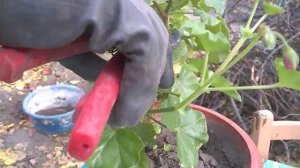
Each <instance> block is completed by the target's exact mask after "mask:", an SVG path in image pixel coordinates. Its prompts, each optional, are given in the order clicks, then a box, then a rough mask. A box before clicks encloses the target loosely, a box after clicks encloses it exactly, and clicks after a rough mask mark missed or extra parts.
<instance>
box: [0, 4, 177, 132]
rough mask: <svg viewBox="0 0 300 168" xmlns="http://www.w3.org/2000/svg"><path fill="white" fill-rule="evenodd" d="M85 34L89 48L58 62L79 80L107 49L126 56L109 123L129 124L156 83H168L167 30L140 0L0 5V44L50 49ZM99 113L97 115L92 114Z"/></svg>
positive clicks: (91, 74) (94, 70)
mask: <svg viewBox="0 0 300 168" xmlns="http://www.w3.org/2000/svg"><path fill="white" fill-rule="evenodd" d="M82 35H86V36H88V38H89V44H88V47H89V49H90V52H87V53H83V54H80V55H76V56H72V57H70V58H67V59H64V60H61V63H62V64H63V65H64V66H66V67H67V68H70V69H71V70H73V71H74V72H75V73H77V74H79V75H80V76H82V77H83V78H85V79H88V80H94V79H95V78H96V76H97V75H98V74H99V72H100V71H101V69H102V67H103V65H104V64H105V62H104V60H102V59H101V58H99V57H96V56H95V54H93V52H99V53H103V52H105V51H107V50H109V49H111V48H112V47H116V48H117V49H118V52H121V53H122V54H123V55H125V56H126V59H125V60H126V61H125V67H124V72H123V73H124V74H123V79H122V83H121V90H120V93H119V97H118V100H117V102H116V104H115V106H114V110H113V112H112V114H111V116H110V120H109V124H110V125H111V126H113V127H120V126H132V125H135V124H137V123H138V122H139V120H140V119H141V118H142V117H143V116H144V114H145V113H146V111H147V110H148V109H149V108H150V106H151V104H152V102H153V101H154V98H155V96H156V91H157V89H158V85H159V84H160V86H161V87H164V88H166V87H169V86H171V85H172V83H173V70H172V59H171V58H172V57H171V49H170V48H169V45H168V32H167V30H166V29H165V27H164V25H163V24H162V22H161V21H160V18H159V17H158V16H157V15H156V13H155V12H154V11H153V10H152V9H151V8H150V7H149V6H148V5H147V4H145V3H144V1H143V0H110V1H109V0H85V1H82V0H73V1H69V0H51V1H36V0H14V1H3V2H1V5H0V44H1V45H5V46H10V47H26V48H43V49H45V48H56V47H61V46H64V45H66V44H68V43H70V42H72V41H73V40H75V39H77V38H78V37H80V36H82ZM94 117H101V116H94Z"/></svg>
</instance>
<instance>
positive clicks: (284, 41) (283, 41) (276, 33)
mask: <svg viewBox="0 0 300 168" xmlns="http://www.w3.org/2000/svg"><path fill="white" fill-rule="evenodd" d="M274 34H275V35H276V36H277V37H278V38H279V39H280V41H281V42H282V44H283V46H289V44H288V43H287V41H286V40H285V38H284V37H283V35H281V34H280V33H278V32H277V31H274Z"/></svg>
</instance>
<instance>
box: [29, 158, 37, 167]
mask: <svg viewBox="0 0 300 168" xmlns="http://www.w3.org/2000/svg"><path fill="white" fill-rule="evenodd" d="M29 162H30V163H31V164H32V165H33V166H34V165H35V164H36V162H37V161H36V159H30V160H29Z"/></svg>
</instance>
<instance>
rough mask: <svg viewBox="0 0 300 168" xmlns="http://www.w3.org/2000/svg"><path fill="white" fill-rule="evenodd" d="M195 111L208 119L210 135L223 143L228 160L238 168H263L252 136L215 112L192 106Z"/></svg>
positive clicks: (221, 150) (222, 150)
mask: <svg viewBox="0 0 300 168" xmlns="http://www.w3.org/2000/svg"><path fill="white" fill-rule="evenodd" d="M191 107H192V108H193V109H194V110H197V111H200V112H202V113H203V114H204V115H205V117H206V122H207V126H208V132H209V134H212V133H213V134H214V138H216V139H217V141H218V143H222V146H223V147H224V149H220V152H224V153H225V155H226V156H228V158H227V159H229V160H230V162H233V163H234V164H235V165H236V166H238V167H243V168H244V167H247V168H262V167H263V166H262V161H261V158H260V155H259V153H258V150H257V148H256V146H255V144H254V143H253V141H252V139H251V138H250V136H249V135H248V134H247V133H246V132H245V131H244V130H243V129H242V128H240V127H239V126H238V125H237V124H235V123H234V122H233V121H231V120H230V119H228V118H227V117H225V116H223V115H222V114H219V113H217V112H215V111H213V110H210V109H207V108H204V107H201V106H197V105H191Z"/></svg>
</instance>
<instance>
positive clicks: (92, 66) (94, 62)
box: [59, 52, 107, 81]
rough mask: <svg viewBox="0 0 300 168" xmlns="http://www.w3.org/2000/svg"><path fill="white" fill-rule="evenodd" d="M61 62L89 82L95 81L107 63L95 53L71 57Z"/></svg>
mask: <svg viewBox="0 0 300 168" xmlns="http://www.w3.org/2000/svg"><path fill="white" fill-rule="evenodd" d="M59 62H60V64H62V65H63V66H64V67H66V68H68V69H70V70H71V71H73V72H74V73H76V74H77V75H79V76H80V77H82V78H83V79H85V80H88V81H95V80H96V79H97V77H98V75H99V74H100V72H101V71H102V69H103V68H104V66H105V65H106V63H107V62H106V61H105V60H104V59H102V58H100V57H99V56H97V54H95V53H93V52H87V53H83V54H79V55H75V56H71V57H68V58H65V59H62V60H60V61H59Z"/></svg>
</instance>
